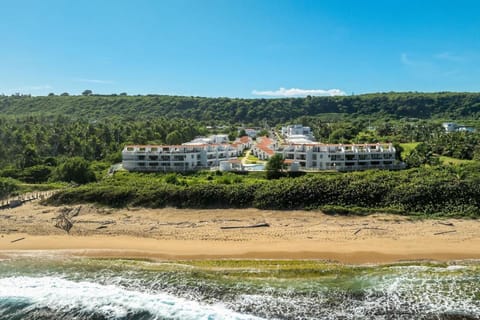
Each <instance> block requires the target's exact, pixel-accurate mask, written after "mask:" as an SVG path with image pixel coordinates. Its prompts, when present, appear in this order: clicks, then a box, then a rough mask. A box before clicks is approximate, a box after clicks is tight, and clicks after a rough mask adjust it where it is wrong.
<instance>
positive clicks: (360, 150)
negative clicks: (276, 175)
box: [275, 143, 405, 171]
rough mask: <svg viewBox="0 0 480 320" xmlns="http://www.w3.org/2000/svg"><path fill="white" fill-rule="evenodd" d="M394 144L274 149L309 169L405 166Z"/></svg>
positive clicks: (296, 145)
mask: <svg viewBox="0 0 480 320" xmlns="http://www.w3.org/2000/svg"><path fill="white" fill-rule="evenodd" d="M395 152H396V150H395V148H394V147H393V145H392V144H349V145H343V144H321V143H311V144H289V145H283V146H280V147H279V148H277V149H275V153H277V154H281V155H282V156H283V158H284V159H285V160H287V161H289V162H293V163H295V162H297V163H298V164H299V167H300V169H307V170H329V169H330V170H339V171H345V170H365V169H374V168H378V169H403V168H404V167H405V164H403V163H402V162H399V161H397V160H396V159H395Z"/></svg>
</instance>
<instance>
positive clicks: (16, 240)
mask: <svg viewBox="0 0 480 320" xmlns="http://www.w3.org/2000/svg"><path fill="white" fill-rule="evenodd" d="M22 240H25V237H23V238H18V239H15V240H12V241H10V243H14V242H18V241H22Z"/></svg>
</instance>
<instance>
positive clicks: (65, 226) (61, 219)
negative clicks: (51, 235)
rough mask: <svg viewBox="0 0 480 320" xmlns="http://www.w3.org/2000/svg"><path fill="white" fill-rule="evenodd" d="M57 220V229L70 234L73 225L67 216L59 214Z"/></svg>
mask: <svg viewBox="0 0 480 320" xmlns="http://www.w3.org/2000/svg"><path fill="white" fill-rule="evenodd" d="M55 220H56V222H55V227H57V228H59V229H62V230H65V231H67V233H70V229H72V227H73V223H72V222H71V221H70V220H69V219H68V218H67V217H66V216H65V214H63V213H61V214H59V215H58V216H57V218H56V219H55Z"/></svg>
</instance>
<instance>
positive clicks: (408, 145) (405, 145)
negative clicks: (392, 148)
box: [400, 142, 420, 159]
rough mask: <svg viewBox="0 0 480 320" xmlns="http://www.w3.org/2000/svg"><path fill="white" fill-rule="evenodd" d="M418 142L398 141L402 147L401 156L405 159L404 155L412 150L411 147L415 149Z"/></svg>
mask: <svg viewBox="0 0 480 320" xmlns="http://www.w3.org/2000/svg"><path fill="white" fill-rule="evenodd" d="M419 144H420V142H409V143H400V146H401V147H402V148H403V152H402V157H403V159H405V157H406V156H408V155H409V154H410V152H412V150H413V149H415V147H416V146H418V145H419Z"/></svg>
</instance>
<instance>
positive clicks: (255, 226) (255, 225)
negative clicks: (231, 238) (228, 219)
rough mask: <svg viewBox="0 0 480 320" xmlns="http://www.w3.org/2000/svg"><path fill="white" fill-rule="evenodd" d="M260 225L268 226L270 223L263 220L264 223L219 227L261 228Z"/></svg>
mask: <svg viewBox="0 0 480 320" xmlns="http://www.w3.org/2000/svg"><path fill="white" fill-rule="evenodd" d="M262 227H270V224H268V223H266V222H264V223H257V224H252V225H249V226H225V227H220V229H248V228H262Z"/></svg>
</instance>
